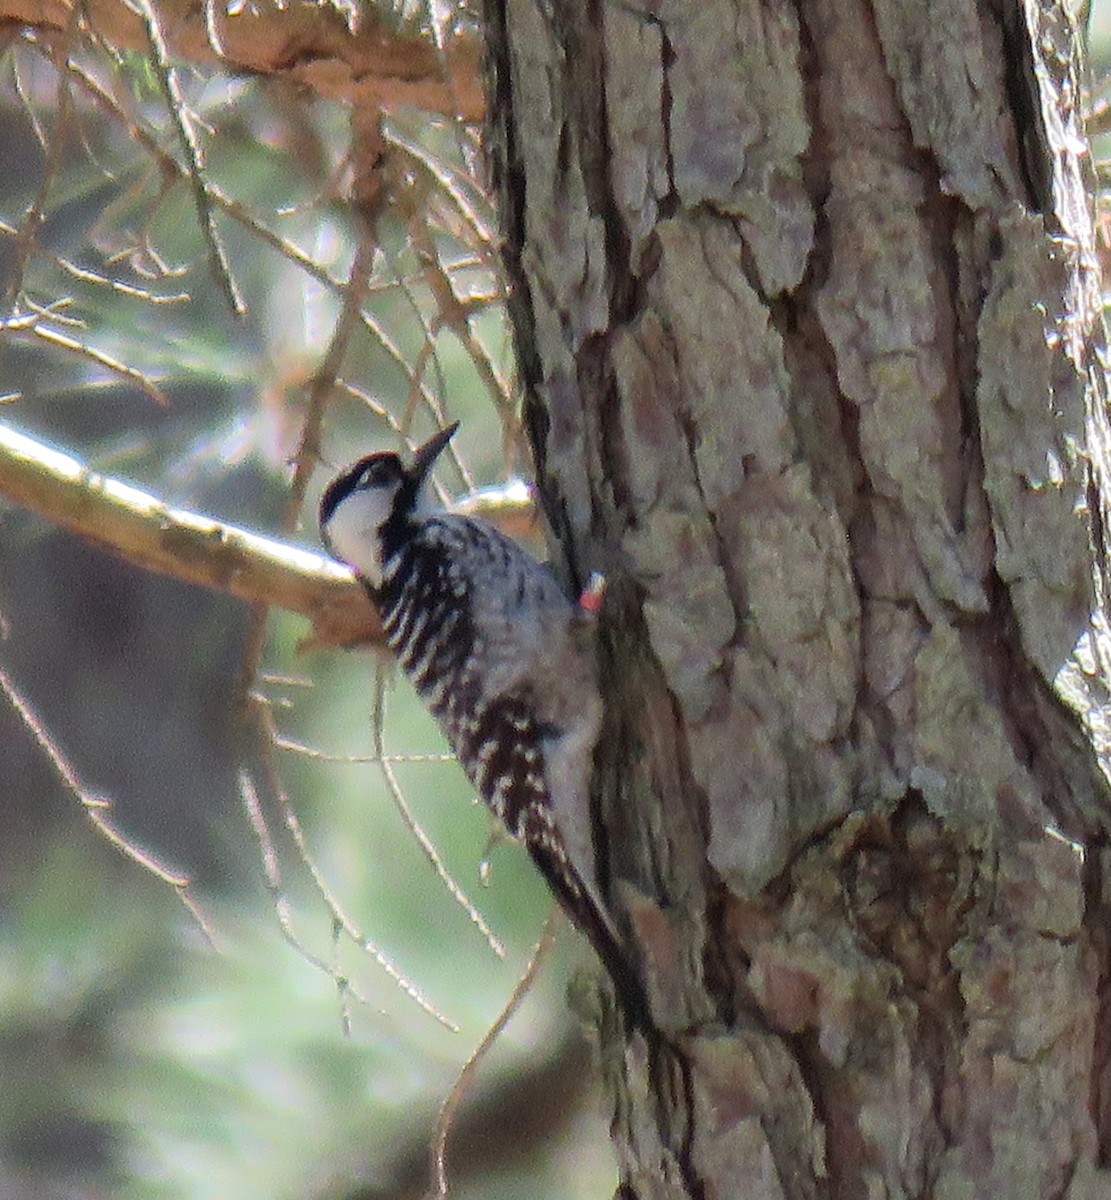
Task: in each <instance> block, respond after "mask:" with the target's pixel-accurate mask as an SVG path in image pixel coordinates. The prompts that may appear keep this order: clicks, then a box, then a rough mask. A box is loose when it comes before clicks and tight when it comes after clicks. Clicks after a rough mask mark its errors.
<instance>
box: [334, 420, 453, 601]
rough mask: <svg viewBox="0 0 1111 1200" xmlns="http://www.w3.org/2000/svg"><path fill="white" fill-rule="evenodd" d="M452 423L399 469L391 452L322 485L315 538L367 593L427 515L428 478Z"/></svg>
mask: <svg viewBox="0 0 1111 1200" xmlns="http://www.w3.org/2000/svg"><path fill="white" fill-rule="evenodd" d="M458 428H459V424H458V422H455V423H454V424H452V425H449V426H448V427H447V428H446V429H443V430H441V431H440V432H439V433H437V434H436V435H435V437H432V438H430V439H429V440H428V441H427V442H425V443H424V445H423V446H421V447H420V448H419V449H418V450H417V451H416V453H415V454H414V455H413V461H412V463H411V464H410V465H409V466H405V464H404V463H403V462H402V460H401V457H400V456H399V455H397V454H394V453H393V452H392V451H381V452H379V453H377V454H369V455H367V457H366V458H361V459H359V461H358V462H356V463H353V464H352V465H351V466H349V467H348V468H347V469H346V470H344V471H341V472H340V474H339V475H337V476H336V477H335V479H333V480H332V482H331V483H330V484H328V486H327V488H326V489H325V490H324V495H323V497H322V499H321V501H320V536H321V538H322V539H323V541H324V545H325V546H327V548H328V551H329V553H330V554H332V556H333V557H335V558H338V559H340V560H341V561H342V562H345V563H347V565H348V566H349V567H351V569H352V570H353V571H355V573H356V574H357V575H359V576H360V577H361V578H362V579H365V580H366V582H367V583H369V584H370V585H371V586H372V587H380V586H381V583H382V579H383V575H384V573H385V565H386V563H387V561H388V560H389V558H390V557H391V555H393V554H395V553H396V552H397V550H399V549H400V547H401V545H402V544H403V543H404V541H405V539H406V538H407V537H409V536H411V534H412V532H413V530H414V528H415V527H416V524H417V523H418V522H419V520H420V518H421V517H422V516H424V515H427V513H428V511H429V509H430V507H431V506H430V505H429V502H428V496H427V487H426V484H427V480H428V473H429V471H430V470H431V468H432V464H433V463H434V462H435V461H436V459H437V458H438V457H439V455H440V454H441V453H442V452H443V450H444V448H445V447H446V446H447V444H448V442H449V441H451V438H452V435H453V434H454V433H455V431H456V429H458Z"/></svg>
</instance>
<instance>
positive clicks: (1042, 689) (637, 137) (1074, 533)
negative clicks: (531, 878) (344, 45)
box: [486, 0, 1111, 1200]
mask: <svg viewBox="0 0 1111 1200" xmlns="http://www.w3.org/2000/svg"><path fill="white" fill-rule="evenodd" d="M1070 12H1071V10H1070V9H1068V8H1067V7H1066V6H1065V5H1064V4H1052V3H1042V4H1039V3H1037V2H1036V0H1027V3H1025V4H1022V3H1019V0H1000V2H999V3H996V4H984V3H980V4H974V3H972V2H971V0H943V2H942V3H940V4H932V5H929V6H928V7H927V6H923V5H921V4H919V3H916V2H911V0H876V2H875V3H873V4H868V3H865V2H864V0H802V2H801V3H797V4H789V3H781V2H778V0H769V2H765V3H763V4H751V3H746V2H744V0H741V2H739V3H736V4H728V3H724V2H721V0H703V2H700V3H691V4H676V3H670V2H668V0H661V2H659V3H654V2H653V0H647V3H645V4H639V3H630V4H623V3H615V2H612V0H559V3H556V4H548V3H537V2H535V0H487V3H486V17H487V37H488V43H489V46H488V52H489V78H488V86H489V96H488V102H489V109H490V114H491V115H490V120H491V139H490V140H491V156H492V162H493V168H494V179H495V184H496V187H497V189H498V193H499V198H500V202H501V205H502V212H503V221H504V234H505V239H506V242H505V254H506V259H507V262H508V265H509V271H510V275H511V278H512V282H513V286H514V295H513V302H512V303H513V310H514V324H515V329H516V336H517V342H518V351H519V355H520V368H521V372H522V376H523V382H524V385H525V388H526V394H527V400H526V405H527V408H526V417H527V423H528V426H529V430H530V435H531V437H532V439H533V442H534V446H535V449H536V452H537V459H538V468H539V478H540V484H541V492H542V496H543V500H544V504H545V507H546V510H547V513H548V516H549V518H550V520H551V523H552V526H553V530H554V533H555V535H556V537H557V540H558V541H559V543H560V545H561V546H562V548H563V551H564V552H565V555H566V567H567V569H568V571H569V573H570V574H571V575H572V576H573V577H578V578H580V579H581V578H582V577H583V576H584V575H585V574H586V573H587V572H588V571H590V570H595V569H598V570H602V571H604V572H605V573H606V575H607V578H608V581H609V592H608V595H607V602H606V607H605V611H604V614H603V618H602V623H601V638H600V640H601V654H602V659H603V665H604V685H603V686H604V691H605V698H606V704H607V730H606V734H605V736H604V739H603V749H602V751H601V752H600V753H599V755H598V761H597V763H596V766H597V774H596V782H597V784H598V788H597V791H598V796H599V812H598V814H597V816H598V824H599V828H600V830H601V831H602V832H603V844H604V848H605V851H606V855H605V861H607V862H608V875H609V879H608V886H609V894H610V896H611V897H612V899H613V903H614V907H615V909H616V910H617V911H618V912H619V913H621V914H622V915H623V918H624V919H625V920H626V921H627V923H628V926H629V929H630V942H631V945H632V946H633V947H634V948H635V953H636V955H637V956H638V961H639V963H640V968H641V972H642V975H643V977H644V980H645V984H646V987H647V989H648V993H649V997H650V1000H651V1004H652V1010H653V1014H654V1019H655V1022H656V1023H657V1025H658V1026H659V1028H660V1030H661V1031H662V1037H663V1039H664V1040H663V1042H662V1043H651V1044H650V1043H649V1042H646V1041H645V1039H644V1038H642V1037H640V1036H633V1037H631V1038H629V1039H627V1041H619V1040H618V1039H617V1037H616V1035H614V1038H613V1045H612V1046H611V1047H610V1049H611V1050H612V1054H611V1055H610V1056H609V1061H610V1063H611V1066H610V1071H611V1074H612V1076H613V1079H614V1081H615V1084H616V1086H615V1114H616V1115H615V1118H614V1136H615V1141H616V1144H617V1146H618V1150H619V1154H620V1158H621V1169H622V1178H623V1184H622V1190H621V1193H620V1194H621V1195H622V1196H624V1197H627V1198H631V1197H644V1198H647V1197H653V1198H657V1197H680V1196H684V1197H685V1196H690V1197H696V1196H697V1197H713V1198H715V1200H725V1198H727V1197H738V1198H739V1197H743V1198H744V1200H758V1198H763V1197H784V1198H791V1200H793V1198H795V1197H812V1196H831V1197H837V1198H838V1200H841V1198H848V1200H853V1198H856V1197H860V1198H864V1197H868V1198H872V1197H899V1196H930V1197H939V1198H944V1200H964V1198H971V1197H979V1196H997V1197H1023V1198H1028V1200H1035V1198H1038V1197H1061V1196H1067V1197H1069V1198H1070V1200H1080V1198H1081V1197H1084V1198H1091V1197H1097V1196H1111V1174H1109V1173H1107V1172H1105V1171H1104V1170H1103V1162H1104V1158H1105V1156H1106V1153H1107V1149H1108V1143H1109V1129H1108V1122H1109V1104H1108V1100H1109V1085H1111V1076H1109V1074H1108V1036H1107V1032H1106V1031H1107V1029H1108V1019H1109V1015H1111V1014H1109V1013H1108V999H1107V990H1108V989H1107V982H1108V974H1109V961H1111V959H1109V947H1108V933H1107V924H1108V897H1107V896H1106V895H1105V890H1106V889H1105V885H1104V875H1105V872H1106V871H1107V869H1108V866H1109V865H1111V863H1109V860H1108V857H1107V851H1106V848H1105V842H1106V836H1105V830H1106V827H1107V826H1106V821H1107V816H1108V813H1109V812H1111V806H1109V804H1108V791H1107V787H1106V785H1105V783H1104V779H1103V776H1102V774H1101V772H1100V769H1099V765H1098V761H1097V757H1096V754H1095V752H1094V751H1093V749H1092V746H1091V745H1090V739H1089V736H1088V734H1087V733H1086V732H1085V730H1084V728H1083V725H1082V722H1081V720H1080V719H1079V718H1078V717H1077V716H1076V715H1075V714H1074V712H1073V711H1072V710H1071V709H1069V708H1068V707H1066V706H1065V705H1064V703H1063V702H1062V700H1061V699H1060V696H1059V694H1058V693H1057V691H1055V687H1054V683H1055V679H1056V677H1057V675H1058V672H1059V671H1060V670H1061V668H1062V667H1063V666H1064V665H1065V664H1066V663H1067V662H1068V661H1069V660H1070V657H1071V655H1072V653H1073V649H1074V646H1075V645H1076V644H1077V641H1078V638H1080V636H1081V635H1082V634H1083V633H1084V632H1085V630H1086V629H1087V628H1088V626H1089V621H1090V614H1091V613H1092V612H1093V611H1097V610H1098V609H1099V606H1100V603H1101V601H1100V593H1101V592H1102V590H1103V582H1102V580H1101V579H1099V578H1098V577H1097V578H1096V581H1095V584H1093V569H1092V565H1091V561H1090V560H1091V546H1092V545H1093V544H1094V545H1095V548H1096V550H1097V555H1098V554H1100V553H1101V551H1102V537H1103V529H1104V525H1105V519H1104V518H1105V513H1104V512H1103V510H1102V507H1101V505H1100V503H1099V502H1098V500H1099V496H1100V495H1101V489H1100V483H1099V480H1098V478H1097V477H1096V470H1095V466H1094V465H1093V462H1094V463H1096V464H1097V465H1098V463H1099V461H1100V459H1099V455H1100V454H1101V453H1102V449H1103V446H1104V445H1105V436H1104V435H1105V425H1104V421H1103V403H1104V399H1105V396H1106V380H1105V378H1104V375H1103V370H1102V366H1101V359H1100V357H1098V355H1099V354H1101V353H1102V350H1101V348H1102V340H1101V339H1102V337H1103V329H1102V318H1101V316H1100V313H1099V310H1098V303H1099V285H1098V277H1097V274H1096V271H1095V267H1094V255H1093V252H1092V250H1093V241H1092V228H1091V222H1090V216H1089V212H1088V208H1087V203H1086V197H1085V184H1086V182H1087V181H1086V180H1085V179H1084V178H1083V175H1082V172H1081V171H1080V168H1079V165H1078V164H1080V163H1081V162H1083V161H1084V159H1083V157H1082V155H1083V134H1082V130H1081V126H1080V121H1079V114H1078V107H1077V106H1078V89H1077V73H1078V64H1077V58H1076V54H1077V36H1076V29H1075V28H1074V26H1073V25H1072V24H1071V20H1072V18H1071V17H1070V15H1069V14H1070ZM1085 499H1086V500H1087V507H1085V506H1084V505H1083V504H1078V501H1084V500H1085ZM661 1044H662V1046H663V1047H664V1049H663V1050H661Z"/></svg>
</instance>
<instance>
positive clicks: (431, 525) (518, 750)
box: [320, 427, 643, 1020]
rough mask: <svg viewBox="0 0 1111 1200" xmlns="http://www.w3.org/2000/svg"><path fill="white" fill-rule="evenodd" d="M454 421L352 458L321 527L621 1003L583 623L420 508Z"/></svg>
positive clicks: (488, 550) (479, 533)
mask: <svg viewBox="0 0 1111 1200" xmlns="http://www.w3.org/2000/svg"><path fill="white" fill-rule="evenodd" d="M453 432H454V427H452V428H451V429H450V430H447V431H445V432H444V433H443V434H440V435H438V436H437V437H436V438H434V439H432V441H431V442H429V443H427V444H426V445H425V446H423V447H421V448H420V449H419V450H418V451H417V452H416V456H415V460H414V463H413V465H412V466H411V467H408V468H406V467H405V466H403V465H402V463H401V460H400V459H399V458H398V456H397V455H395V454H374V455H370V456H369V457H368V458H365V459H363V460H361V461H360V462H358V463H356V464H355V465H354V466H352V467H350V468H349V469H348V470H347V471H345V472H344V473H343V474H341V475H340V476H338V477H337V478H336V479H335V480H333V482H332V483H331V484H330V485H329V487H328V489H327V490H326V492H325V494H324V499H323V501H322V502H321V510H320V518H321V531H322V535H323V537H324V541H325V543H326V544H327V546H328V548H329V550H330V551H331V552H332V553H333V554H334V555H335V556H336V557H337V558H340V559H342V560H343V561H345V562H347V563H348V564H349V565H350V566H351V567H352V568H353V569H354V570H355V572H356V574H357V575H358V576H359V578H360V579H361V580H362V582H363V583H364V585H365V586H366V588H367V589H368V591H369V593H370V595H371V598H372V599H373V600H374V601H375V603H376V605H377V606H378V609H379V611H380V613H381V617H382V622H383V626H384V629H385V632H386V638H387V641H388V643H389V646H390V648H391V649H392V650H393V651H394V653H395V654H396V656H397V659H398V661H399V662H400V664H401V666H402V668H403V669H404V671H405V673H406V675H407V676H408V677H409V679H410V680H411V681H412V683H413V685H414V686H415V688H416V690H417V692H418V694H419V695H420V697H421V699H422V700H423V701H424V702H425V704H426V705H427V706H428V708H429V709H430V711H431V712H432V714H433V716H434V717H435V718H436V720H437V722H438V723H439V725H440V727H441V728H442V729H443V731H444V734H445V735H446V737H447V739H448V741H449V743H450V744H451V746H452V749H453V750H454V751H455V753H456V755H457V757H458V759H459V762H460V764H461V765H462V767H463V769H464V771H465V772H466V774H467V777H468V778H469V779H470V781H471V783H472V784H473V785H474V787H475V789H476V790H477V791H478V793H479V795H480V796H481V797H482V799H483V800H484V801H485V803H486V804H487V805H488V807H489V808H490V809H491V811H492V812H493V813H494V814H495V815H496V816H497V817H498V818H499V819H500V820H501V821H502V822H503V823H504V825H505V827H506V828H507V829H508V831H509V832H510V834H512V836H513V837H514V838H516V839H517V840H518V841H520V842H522V843H523V844H524V845H525V847H526V848H527V849H528V851H529V854H530V856H531V857H532V859H533V862H534V863H535V864H536V866H537V868H538V869H539V870H540V872H541V874H542V875H543V876H544V878H545V880H546V881H547V883H548V885H549V887H550V888H551V889H552V891H553V892H554V894H555V895H556V897H557V899H558V900H559V901H560V903H561V905H562V906H563V908H564V910H565V911H566V912H567V914H568V916H570V918H571V919H572V921H573V922H574V923H575V924H576V925H577V926H578V927H579V928H580V929H581V930H582V932H583V933H584V934H585V935H586V936H587V938H588V939H589V940H590V942H591V944H592V945H593V946H594V949H595V951H596V952H597V953H598V955H599V957H600V958H601V959H602V962H603V964H604V965H605V966H606V968H607V969H608V971H609V972H610V974H611V975H612V976H613V978H614V981H615V983H616V985H617V988H618V992H619V994H620V995H621V996H622V998H623V1000H624V1002H625V1003H626V1005H627V1006H628V1007H629V1008H630V1009H632V1010H634V1011H637V1019H638V1020H639V1019H640V1016H641V1015H642V1014H641V1013H640V1011H639V1010H642V1009H643V1004H642V1002H641V1001H640V999H639V997H640V985H639V981H638V980H637V979H636V977H635V975H634V973H633V972H632V970H631V968H630V965H629V962H628V959H627V956H626V955H625V953H624V951H623V950H622V949H621V945H620V939H619V938H618V935H617V933H616V931H615V929H614V926H613V924H612V922H611V920H610V918H609V915H608V912H607V910H606V908H605V905H604V904H603V902H602V901H601V899H600V897H599V896H598V894H597V892H596V890H595V887H594V884H593V880H594V878H595V859H594V848H593V841H592V836H591V833H592V831H591V828H590V804H589V783H590V773H591V765H592V755H593V750H594V746H595V744H596V742H597V740H598V735H599V731H600V727H601V716H602V706H601V699H600V697H599V693H598V686H597V679H596V674H595V670H596V668H595V662H594V654H593V647H592V638H591V631H590V628H589V622H588V620H587V619H586V618H585V617H584V615H583V613H582V612H581V611H580V609H579V608H578V607H577V606H576V605H574V604H572V603H571V601H569V600H568V599H567V597H566V596H565V595H564V593H563V591H562V589H561V588H560V587H559V585H558V583H557V582H556V580H555V578H554V577H553V576H552V575H551V573H550V572H549V571H548V570H547V569H546V568H545V567H543V566H542V565H541V564H540V563H538V562H536V561H535V560H534V559H533V558H531V557H530V556H529V555H528V554H527V553H525V551H524V550H522V549H521V547H520V546H518V545H517V543H515V542H513V541H511V540H510V539H509V538H507V537H506V536H505V535H504V534H502V533H501V532H500V531H499V530H497V529H495V528H494V527H493V526H491V525H488V524H487V523H485V522H484V521H480V520H476V519H474V518H470V517H463V516H455V515H451V514H448V513H444V512H442V511H440V512H433V511H429V509H428V508H427V506H426V501H425V498H424V488H423V483H424V480H425V476H426V474H427V472H428V469H429V467H430V466H431V463H432V461H433V460H434V459H435V457H436V455H437V454H439V453H440V452H441V451H442V449H443V448H444V446H446V445H447V440H448V438H450V436H451V434H452V433H453Z"/></svg>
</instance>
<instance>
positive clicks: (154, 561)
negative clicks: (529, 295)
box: [0, 422, 532, 648]
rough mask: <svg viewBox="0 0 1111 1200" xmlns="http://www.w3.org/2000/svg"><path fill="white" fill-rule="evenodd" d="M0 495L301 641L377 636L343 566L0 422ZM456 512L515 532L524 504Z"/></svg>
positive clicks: (525, 514)
mask: <svg viewBox="0 0 1111 1200" xmlns="http://www.w3.org/2000/svg"><path fill="white" fill-rule="evenodd" d="M0 496H2V497H5V498H6V499H8V500H11V501H14V502H15V503H16V504H19V505H21V506H22V507H24V508H28V509H30V510H31V511H33V512H35V513H37V514H38V515H39V516H40V517H43V518H45V519H46V520H47V521H50V522H51V523H53V524H55V525H59V526H61V527H62V528H64V529H68V530H70V531H71V532H73V533H76V534H79V535H80V536H81V537H83V538H86V539H88V540H89V541H91V542H94V543H96V544H97V545H100V546H102V547H103V548H104V549H106V550H108V551H110V552H111V553H113V554H116V555H118V556H119V557H120V558H123V559H125V560H126V561H127V562H130V563H133V564H135V565H136V566H139V567H143V568H144V569H146V570H149V571H155V572H157V573H158V574H160V575H168V576H170V577H171V578H173V579H179V580H182V581H183V582H185V583H193V584H197V585H199V586H200V587H204V588H208V589H210V590H212V591H219V592H226V593H228V594H230V595H232V596H237V597H239V599H241V600H246V601H248V602H250V603H256V604H267V605H273V606H275V607H278V608H284V609H287V610H288V611H290V612H296V613H300V614H302V615H303V616H305V617H307V618H308V619H309V621H310V622H311V623H312V633H311V635H310V636H309V637H308V638H307V639H305V643H304V644H305V645H306V646H308V647H313V648H315V647H320V646H350V645H356V644H360V643H381V642H382V639H383V635H382V625H381V622H380V621H379V619H378V614H377V612H376V611H375V610H374V607H373V605H372V604H371V603H370V601H369V600H368V599H367V596H366V594H365V593H364V591H363V589H362V588H361V587H359V585H358V584H357V583H356V582H355V578H354V576H353V575H352V574H351V572H350V571H349V570H348V569H347V568H346V567H343V566H340V565H339V564H338V563H336V562H333V561H332V560H331V559H330V558H327V557H325V556H324V555H323V554H318V553H316V552H314V551H312V550H306V549H304V548H302V547H299V546H291V545H288V544H287V543H285V542H281V541H277V540H276V539H273V538H268V537H263V536H262V535H261V534H258V533H253V532H251V531H250V530H248V529H241V528H239V527H237V526H235V525H228V524H225V523H223V522H221V521H217V520H214V519H213V518H211V517H206V516H203V515H200V514H198V513H193V512H189V511H187V510H185V509H180V508H172V507H171V506H170V505H168V504H165V503H163V502H162V501H161V500H159V499H158V498H157V497H156V496H152V495H151V494H150V493H148V492H144V491H141V490H140V489H139V488H136V487H132V486H131V485H130V484H126V483H122V482H121V481H119V480H117V479H112V478H110V477H108V476H106V475H101V474H99V473H97V472H96V471H92V470H90V469H89V468H87V467H85V466H84V465H82V463H80V462H79V461H78V460H77V459H75V458H73V457H72V456H71V455H68V454H65V453H63V452H62V451H60V450H56V449H54V448H53V447H50V446H47V445H45V444H43V443H42V442H39V441H36V440H35V439H34V438H31V437H28V436H27V435H26V434H24V433H20V432H19V431H18V430H16V429H14V428H12V426H11V425H8V424H5V423H4V422H0ZM459 508H460V510H465V511H469V512H474V511H476V510H478V511H482V513H483V515H485V516H486V517H487V518H488V519H490V520H493V521H494V522H495V523H496V524H499V525H503V526H505V527H506V528H507V529H508V530H510V531H519V530H520V529H521V528H522V527H523V526H526V525H527V524H528V523H529V519H530V516H531V513H532V502H531V498H529V497H528V496H527V495H526V494H524V492H523V489H522V491H521V492H513V493H506V492H499V493H497V494H494V495H492V496H491V497H490V498H488V499H485V500H484V499H481V498H480V499H478V500H477V501H476V499H475V498H472V499H471V500H469V501H464V502H463V503H462V504H460V505H459Z"/></svg>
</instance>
